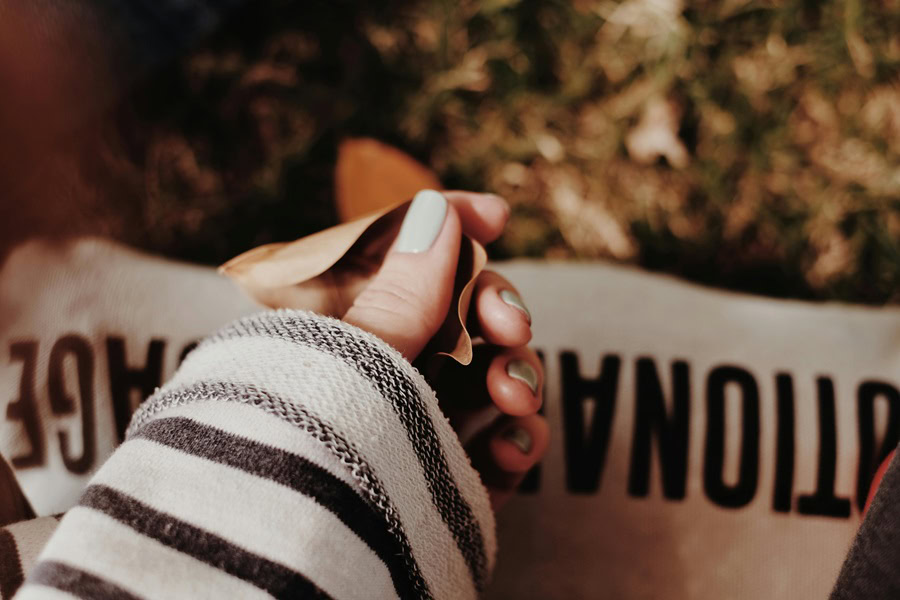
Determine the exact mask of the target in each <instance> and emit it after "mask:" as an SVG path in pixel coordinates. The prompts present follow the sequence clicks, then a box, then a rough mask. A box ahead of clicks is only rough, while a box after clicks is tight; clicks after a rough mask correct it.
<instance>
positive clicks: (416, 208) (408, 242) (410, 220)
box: [394, 190, 447, 254]
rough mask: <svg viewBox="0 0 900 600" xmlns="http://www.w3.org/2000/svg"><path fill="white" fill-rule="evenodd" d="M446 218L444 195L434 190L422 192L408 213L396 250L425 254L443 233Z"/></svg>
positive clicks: (401, 228) (410, 206) (417, 195)
mask: <svg viewBox="0 0 900 600" xmlns="http://www.w3.org/2000/svg"><path fill="white" fill-rule="evenodd" d="M446 216H447V199H446V198H444V195H443V194H441V193H440V192H436V191H434V190H422V191H421V192H419V193H418V194H416V197H415V198H413V201H412V204H410V205H409V210H407V211H406V217H404V218H403V224H402V225H401V226H400V233H399V234H398V235H397V245H396V246H395V247H394V248H395V250H396V251H397V252H409V253H413V254H416V253H419V252H425V251H426V250H428V249H429V248H431V245H432V244H433V243H434V240H435V239H436V238H437V236H438V234H439V233H440V232H441V226H442V225H443V224H444V218H445V217H446Z"/></svg>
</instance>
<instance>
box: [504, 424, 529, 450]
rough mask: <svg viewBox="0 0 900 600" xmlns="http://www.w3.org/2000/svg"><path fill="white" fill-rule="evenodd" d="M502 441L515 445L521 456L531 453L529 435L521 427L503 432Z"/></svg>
mask: <svg viewBox="0 0 900 600" xmlns="http://www.w3.org/2000/svg"><path fill="white" fill-rule="evenodd" d="M503 439H504V440H507V441H509V442H512V443H513V444H515V446H516V448H518V449H519V450H521V451H522V454H528V453H529V452H531V434H530V433H528V432H527V431H526V430H524V429H522V428H521V427H513V428H512V429H507V430H506V431H504V432H503Z"/></svg>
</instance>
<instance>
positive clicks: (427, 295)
mask: <svg viewBox="0 0 900 600" xmlns="http://www.w3.org/2000/svg"><path fill="white" fill-rule="evenodd" d="M461 235H462V229H461V225H460V220H459V215H458V214H457V212H456V209H455V208H453V206H451V205H450V204H449V203H448V202H447V199H446V198H445V197H444V195H443V194H441V193H440V192H436V191H434V190H422V191H421V192H419V193H418V194H416V197H415V198H414V199H413V201H412V203H411V204H410V206H409V210H407V212H406V216H405V217H404V219H403V224H402V225H401V226H400V233H399V234H398V235H397V239H396V240H395V242H394V245H393V247H392V248H391V250H390V251H389V252H388V254H387V257H386V258H385V260H384V263H382V265H381V269H380V270H379V271H378V273H377V274H376V275H375V277H374V278H373V279H372V281H371V283H369V285H368V287H366V288H365V289H364V290H363V291H362V293H360V294H359V296H357V297H356V299H355V300H354V301H353V306H351V307H350V310H348V311H347V314H345V315H344V321H346V322H347V323H350V324H351V325H356V326H357V327H359V328H360V329H364V330H366V331H369V332H371V333H374V334H375V335H377V336H379V337H380V338H381V339H383V340H384V341H386V342H387V343H388V344H390V345H392V346H393V347H394V348H396V349H397V350H399V351H400V353H401V354H403V356H404V357H406V359H407V360H410V361H412V360H413V359H415V358H416V356H418V355H419V353H420V352H421V351H422V348H424V347H425V344H426V343H428V340H429V339H431V337H432V336H434V334H436V333H437V331H438V329H439V328H440V326H441V324H442V323H443V322H444V318H445V317H446V316H447V311H448V310H449V308H450V299H451V297H452V294H453V282H454V278H455V276H456V263H457V260H458V259H459V247H460V237H461Z"/></svg>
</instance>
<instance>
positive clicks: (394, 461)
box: [17, 311, 496, 600]
mask: <svg viewBox="0 0 900 600" xmlns="http://www.w3.org/2000/svg"><path fill="white" fill-rule="evenodd" d="M495 554H496V538H495V525H494V516H493V513H492V512H491V509H490V505H489V501H488V495H487V492H486V490H485V489H484V486H483V485H482V484H481V481H480V479H479V476H478V474H477V473H476V472H475V471H474V469H472V467H471V465H470V464H469V461H468V458H467V456H466V454H465V452H464V451H463V449H462V447H461V445H460V443H459V440H458V439H457V437H456V435H455V434H454V432H453V430H452V429H451V428H450V426H449V424H448V422H447V420H446V419H445V418H444V416H443V415H442V414H441V412H440V410H439V409H438V406H437V400H436V398H435V396H434V392H433V391H432V390H431V389H430V388H429V387H428V385H427V384H426V383H425V381H424V379H423V378H422V376H421V375H420V374H419V373H418V372H417V371H416V370H415V369H414V368H413V367H412V366H411V365H410V364H409V363H408V362H407V361H405V360H404V359H403V358H402V357H401V356H400V355H399V353H397V352H396V351H395V350H393V349H392V348H390V347H389V346H388V345H387V344H385V343H384V342H383V341H381V340H380V339H378V338H376V337H375V336H372V335H370V334H368V333H365V332H363V331H361V330H359V329H356V328H354V327H352V326H349V325H347V324H345V323H343V322H341V321H337V320H334V319H329V318H325V317H321V316H318V315H314V314H312V313H307V312H300V311H275V312H268V313H263V314H261V315H257V316H254V317H249V318H246V319H243V320H241V321H238V322H236V323H234V324H232V325H230V326H228V327H226V328H225V329H223V330H222V331H220V332H218V333H217V334H216V335H214V336H212V337H210V338H208V339H207V340H205V341H204V342H203V343H202V344H201V345H200V346H199V347H198V348H197V349H196V350H194V351H193V352H192V353H191V354H190V355H189V356H188V358H187V359H186V360H185V361H184V363H183V364H182V366H181V367H180V369H179V371H178V372H177V373H176V374H175V376H174V378H173V379H172V380H171V381H170V382H168V383H167V384H166V385H165V386H164V387H163V388H161V389H159V390H158V391H157V392H156V393H155V394H154V395H153V396H151V397H150V398H149V399H148V400H147V401H146V402H145V403H144V404H143V405H142V406H141V407H140V409H139V410H138V411H137V413H135V415H134V418H133V419H132V422H131V425H130V427H129V430H128V434H127V436H126V440H125V442H124V443H123V444H122V445H121V446H120V447H119V448H118V449H117V450H116V452H115V453H113V455H112V457H111V458H110V459H109V460H108V461H107V462H106V464H104V465H103V467H102V468H101V469H100V470H99V471H98V472H97V474H96V475H95V476H94V478H93V479H92V480H91V482H90V484H89V486H88V487H87V489H86V490H85V492H84V494H83V496H82V497H81V499H80V501H79V503H78V505H77V506H76V507H75V508H73V509H72V510H70V511H69V512H68V513H67V514H66V515H65V517H64V518H63V519H62V522H61V523H60V524H59V527H58V529H57V531H56V532H55V533H54V534H53V536H52V537H51V538H50V540H49V542H47V544H46V546H45V548H44V550H43V552H42V553H41V555H40V557H39V561H38V564H37V565H36V566H35V567H34V568H33V569H32V570H31V572H30V573H29V574H28V576H27V578H26V580H25V584H24V586H23V587H22V588H21V590H20V592H19V595H18V596H17V598H56V597H67V598H68V597H77V598H107V597H123V598H175V597H190V598H207V597H209V598H213V597H215V598H221V597H240V598H268V597H276V598H335V599H341V600H343V599H355V598H359V599H363V598H366V599H371V598H427V599H430V598H434V599H444V598H448V599H449V598H452V599H465V598H475V597H477V596H478V595H479V593H480V592H481V591H482V590H483V589H484V586H485V585H486V583H487V580H488V577H489V574H490V573H491V571H492V569H493V566H494V561H495Z"/></svg>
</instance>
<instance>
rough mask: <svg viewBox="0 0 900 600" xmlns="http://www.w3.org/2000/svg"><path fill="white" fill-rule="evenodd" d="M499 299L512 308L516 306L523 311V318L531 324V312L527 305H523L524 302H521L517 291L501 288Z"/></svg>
mask: <svg viewBox="0 0 900 600" xmlns="http://www.w3.org/2000/svg"><path fill="white" fill-rule="evenodd" d="M500 299H501V300H503V301H504V302H506V303H507V304H509V305H510V306H512V307H513V308H518V309H519V310H521V311H522V312H523V313H525V318H526V319H528V324H529V325H530V324H531V312H530V311H529V310H528V307H527V306H525V303H524V302H522V298H521V297H520V296H519V295H518V294H517V293H515V292H513V291H511V290H502V291H501V292H500Z"/></svg>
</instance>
